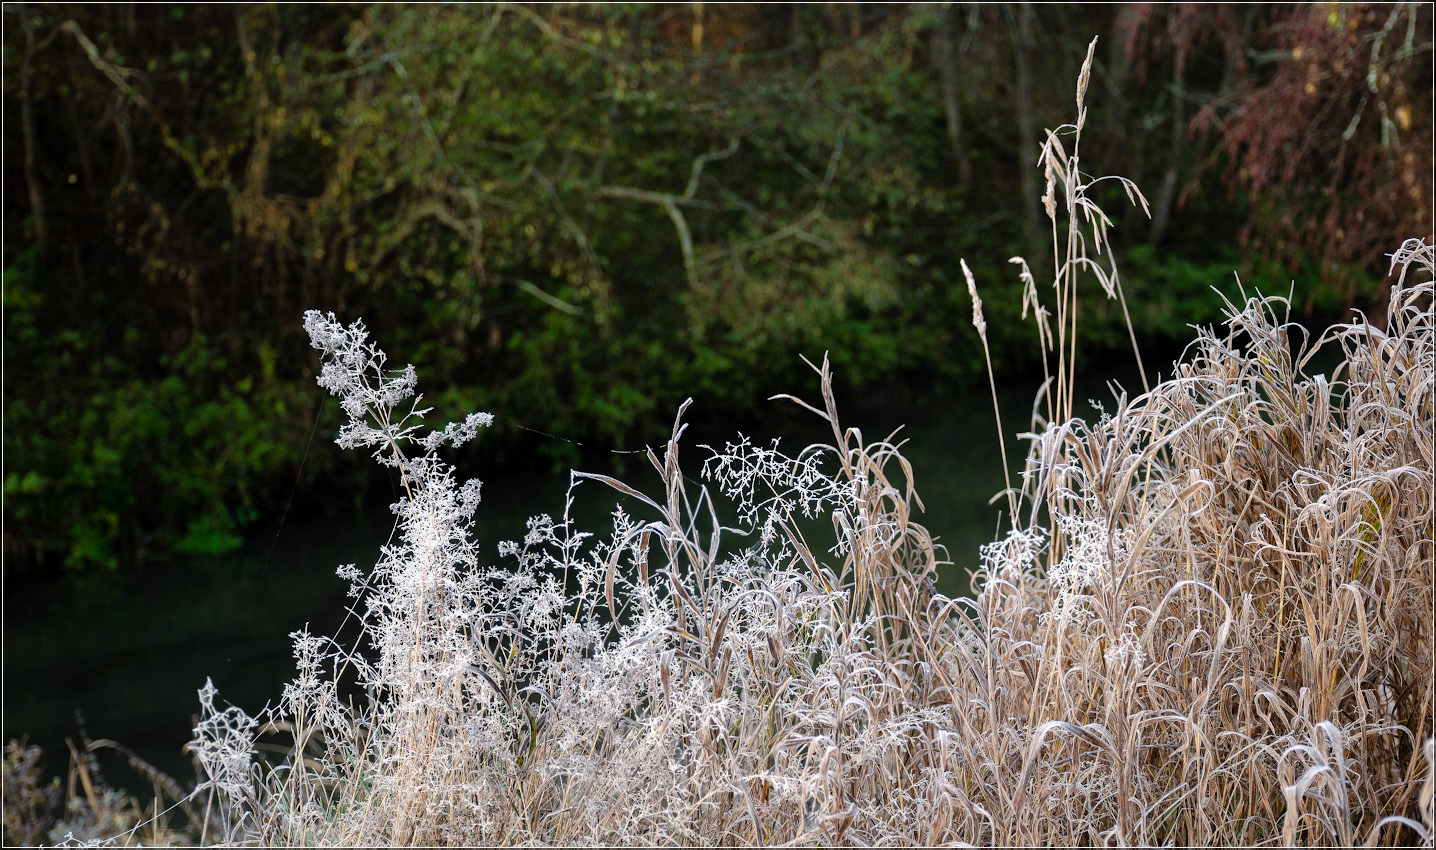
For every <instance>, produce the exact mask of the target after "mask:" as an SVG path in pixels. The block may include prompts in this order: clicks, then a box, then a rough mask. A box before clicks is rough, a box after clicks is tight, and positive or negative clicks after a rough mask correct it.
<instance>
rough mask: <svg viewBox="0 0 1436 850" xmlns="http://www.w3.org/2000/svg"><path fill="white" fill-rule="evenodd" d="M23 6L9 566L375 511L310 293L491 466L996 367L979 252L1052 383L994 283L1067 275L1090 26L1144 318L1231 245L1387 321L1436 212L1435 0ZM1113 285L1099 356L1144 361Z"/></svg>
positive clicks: (1101, 138)
mask: <svg viewBox="0 0 1436 850" xmlns="http://www.w3.org/2000/svg"><path fill="white" fill-rule="evenodd" d="M4 14H5V16H6V23H7V25H6V27H5V36H4V37H5V42H4V63H5V74H4V109H5V115H6V118H7V120H6V121H5V123H4V128H5V129H4V133H5V146H4V149H5V186H6V190H7V192H8V193H10V194H9V195H8V196H7V203H6V204H5V211H4V215H5V227H4V239H5V244H4V253H5V262H4V321H5V328H4V331H5V332H4V345H5V353H4V359H5V370H6V371H5V382H4V386H5V390H4V393H5V398H4V416H5V428H4V456H5V476H4V519H5V522H4V531H5V534H4V548H5V555H6V563H7V569H8V570H10V572H8V573H7V575H10V576H12V577H13V576H15V575H17V574H18V573H19V571H21V570H23V569H25V568H37V569H45V570H53V569H56V568H58V567H59V566H61V565H67V566H69V567H70V568H72V569H74V570H85V571H87V572H89V573H91V574H94V573H96V572H100V573H103V571H102V570H101V571H97V570H95V569H94V568H96V567H109V568H114V569H119V568H120V565H121V564H130V565H134V564H136V563H140V562H145V561H153V560H156V559H160V558H163V557H165V556H166V555H175V554H179V555H184V556H186V557H191V558H194V557H195V556H199V555H203V554H204V553H209V552H217V551H222V550H226V549H229V548H231V547H233V546H235V545H237V544H238V543H239V542H240V540H241V539H242V537H243V536H244V534H245V533H246V530H247V529H250V530H252V529H254V528H256V527H257V526H258V525H260V524H263V523H275V522H278V521H280V518H281V517H283V516H285V515H286V514H289V515H294V514H301V513H304V512H314V511H319V510H338V509H341V508H345V507H347V506H348V505H351V504H353V503H354V502H355V501H362V500H363V499H364V498H365V488H366V486H368V485H367V484H366V482H369V481H371V480H372V477H366V476H365V474H364V470H363V467H362V465H360V464H355V463H350V462H348V461H346V460H345V459H344V458H342V457H341V458H335V457H331V456H328V455H326V453H317V454H316V453H314V452H312V451H308V449H309V448H310V447H311V445H312V443H311V439H310V438H311V435H312V434H315V433H317V431H321V430H326V431H327V430H332V429H333V428H336V427H338V425H339V424H340V422H341V421H342V420H341V419H340V418H339V414H338V411H337V409H336V408H335V407H334V406H333V405H329V406H328V407H324V408H322V409H321V406H320V403H319V402H318V401H317V400H315V399H314V398H313V397H312V394H311V393H310V392H309V390H308V389H307V388H308V387H309V386H310V380H311V378H312V374H310V372H311V369H310V368H309V366H308V365H307V360H306V358H305V357H304V351H305V348H304V346H305V340H304V337H303V335H302V334H300V333H298V332H297V330H296V328H295V327H294V323H293V321H292V317H293V316H296V315H299V314H300V313H301V312H303V310H305V309H309V308H311V307H313V306H315V305H320V304H322V305H326V306H328V307H331V308H332V309H334V310H336V311H337V312H339V313H341V314H343V315H363V316H365V317H366V318H367V319H368V320H369V321H370V322H371V324H372V326H374V327H382V328H385V329H386V336H387V338H388V340H389V343H390V344H391V345H394V346H401V347H402V349H403V350H404V351H405V352H406V353H407V356H408V357H409V359H411V360H412V361H413V362H414V363H415V364H416V366H417V367H418V368H420V369H421V370H422V371H423V373H424V374H425V375H426V376H428V377H429V379H430V380H431V381H432V382H433V383H435V384H436V385H438V386H442V387H444V390H443V391H442V393H440V394H438V395H435V396H434V397H432V398H431V403H433V404H435V405H436V406H437V409H438V410H439V411H440V412H441V413H443V414H445V415H446V416H450V417H452V416H456V415H458V414H459V412H461V411H463V410H473V409H485V410H495V411H503V412H504V416H503V417H501V418H500V419H499V421H498V423H497V424H496V427H495V428H494V429H493V430H491V431H490V432H488V433H486V434H485V435H484V438H483V445H482V449H481V451H482V453H483V454H482V457H484V458H486V459H487V461H488V462H491V463H492V462H499V461H502V462H505V463H509V464H513V465H520V464H525V463H539V464H545V465H550V466H551V465H553V464H555V463H560V464H562V466H563V468H568V467H569V466H571V465H573V464H574V463H576V462H578V461H580V460H583V459H584V458H583V455H582V450H580V449H579V448H578V447H577V446H578V444H580V443H582V444H584V445H585V446H587V447H589V448H590V449H592V450H601V449H605V448H614V447H616V448H622V449H630V450H631V449H634V448H636V447H638V446H642V445H644V444H646V443H652V442H655V441H661V440H662V439H663V436H664V434H665V433H666V428H667V421H668V419H669V417H670V414H671V411H672V410H673V409H674V408H675V407H676V405H677V404H678V403H680V402H681V401H682V400H683V399H684V398H685V397H687V396H689V395H694V396H697V397H701V398H702V399H703V403H704V405H705V410H707V411H713V412H714V415H716V416H721V417H722V418H724V419H725V420H732V421H734V422H735V424H737V423H738V422H740V421H741V420H742V418H743V417H745V416H752V415H753V414H752V408H753V406H754V402H753V400H754V399H759V398H763V397H766V396H767V395H770V394H772V393H774V392H778V391H780V390H784V389H791V388H792V387H794V386H796V385H798V384H799V383H800V382H801V381H803V380H805V378H804V375H803V373H802V371H801V364H800V361H799V360H798V357H797V355H798V353H800V352H809V353H811V352H817V351H824V350H826V351H829V352H830V353H831V354H830V356H831V358H832V365H833V368H834V370H835V373H836V374H837V375H838V376H839V378H840V380H841V382H842V386H841V387H840V388H839V389H840V391H843V392H847V391H849V390H850V391H851V393H852V394H853V396H854V397H868V396H870V395H872V394H875V393H877V392H879V391H882V392H888V393H891V394H892V395H893V397H894V399H895V403H911V402H913V401H914V400H920V401H923V402H925V403H929V404H938V403H942V401H943V400H944V399H950V398H951V397H953V394H954V393H957V392H967V391H972V390H978V391H980V390H981V389H982V386H983V383H984V382H985V377H984V374H985V366H984V364H983V360H982V358H981V357H980V356H979V355H978V351H979V346H978V345H977V342H978V340H977V338H976V335H975V334H974V332H973V330H972V329H971V328H970V327H969V326H968V325H967V324H966V323H964V322H954V321H951V318H952V317H953V316H955V315H959V314H961V313H962V312H963V311H965V310H966V309H967V306H966V298H967V293H966V289H965V285H964V280H963V277H962V273H961V270H960V268H959V267H958V264H957V258H958V257H964V258H965V259H966V261H967V263H968V265H969V266H970V267H971V268H972V270H973V271H974V273H975V274H976V275H977V276H978V278H979V279H981V280H984V281H988V283H986V284H985V294H984V298H985V300H986V307H987V311H988V315H989V316H990V317H991V318H992V319H993V321H992V322H991V324H990V327H989V333H988V340H987V342H988V344H989V346H990V348H991V351H992V361H993V364H994V366H995V368H996V370H997V372H998V374H999V377H1000V378H1005V377H1007V376H1010V375H1012V374H1019V373H1020V374H1030V370H1032V369H1034V368H1035V366H1036V361H1035V353H1034V352H1033V351H1032V348H1031V346H1030V344H1028V340H1027V337H1026V336H1025V333H1024V331H1023V330H1022V325H1021V323H1019V322H1018V321H1017V320H1016V317H1017V316H1018V315H1019V313H1020V312H1021V290H1022V287H1021V286H1020V285H1019V284H1017V283H1016V282H1015V281H1013V280H1012V279H1011V277H1010V276H1009V275H1006V274H1005V273H1004V270H1005V269H1006V268H1007V267H1006V260H1007V257H1008V256H1009V255H1010V254H1013V253H1022V254H1024V255H1027V256H1028V257H1029V258H1030V259H1031V260H1032V263H1033V266H1034V268H1035V267H1036V266H1037V265H1039V258H1040V257H1047V258H1048V259H1050V256H1049V255H1050V248H1049V247H1048V245H1047V241H1046V237H1045V224H1044V216H1043V212H1042V210H1041V208H1040V203H1039V196H1040V195H1041V193H1042V188H1041V185H1040V184H1041V177H1040V175H1039V174H1037V173H1035V172H1033V171H1032V170H1031V169H1030V168H1029V167H1028V166H1029V165H1030V161H1029V159H1028V157H1030V155H1031V154H1030V152H1031V151H1033V150H1036V149H1037V146H1038V145H1039V144H1040V142H1041V138H1040V130H1041V128H1042V127H1043V126H1056V125H1057V124H1058V123H1060V122H1061V121H1062V120H1064V116H1065V114H1066V113H1065V109H1066V107H1065V102H1066V99H1065V98H1061V97H1058V96H1056V95H1055V93H1056V92H1058V91H1061V90H1062V89H1063V88H1065V87H1066V82H1064V81H1067V80H1070V79H1072V78H1073V76H1074V75H1075V73H1076V71H1077V66H1078V60H1080V58H1081V56H1082V55H1083V53H1082V50H1083V47H1084V46H1085V40H1086V39H1085V37H1084V38H1082V39H1080V40H1074V39H1073V38H1072V36H1071V35H1070V34H1071V33H1083V34H1086V33H1092V32H1098V33H1104V34H1110V36H1109V37H1106V38H1104V41H1103V49H1102V50H1101V51H1100V52H1099V55H1097V56H1096V57H1094V60H1093V75H1094V76H1093V79H1094V83H1093V85H1094V87H1095V89H1094V90H1096V91H1100V92H1102V93H1103V97H1102V98H1101V101H1100V102H1099V103H1097V104H1096V105H1094V110H1093V113H1092V116H1091V118H1090V120H1089V121H1088V126H1087V128H1086V132H1087V134H1088V137H1089V140H1090V141H1091V142H1094V143H1095V144H1089V147H1090V149H1091V150H1092V152H1093V153H1092V154H1091V155H1090V158H1089V159H1088V160H1086V162H1087V165H1088V166H1089V167H1090V168H1092V169H1093V170H1094V171H1099V172H1112V171H1120V172H1121V173H1123V174H1127V175H1129V176H1131V177H1132V178H1133V179H1134V180H1136V181H1137V182H1138V183H1139V184H1140V185H1143V186H1146V187H1149V188H1151V189H1153V194H1152V197H1151V207H1152V210H1151V212H1152V215H1151V218H1150V219H1148V218H1146V217H1145V216H1144V215H1142V213H1141V212H1140V211H1128V210H1123V211H1117V212H1114V215H1116V216H1118V223H1119V224H1125V225H1127V226H1125V227H1122V228H1119V229H1118V231H1117V233H1118V236H1117V239H1116V241H1115V242H1114V244H1113V246H1112V248H1113V250H1114V251H1116V252H1117V253H1118V254H1119V255H1120V256H1122V258H1123V260H1124V262H1125V267H1126V268H1127V269H1128V271H1129V272H1130V273H1131V277H1130V280H1129V281H1128V287H1129V290H1128V292H1127V295H1128V298H1129V302H1130V303H1131V305H1133V309H1132V311H1131V314H1130V319H1131V322H1132V324H1133V326H1134V327H1135V330H1136V332H1137V334H1138V335H1139V336H1140V337H1142V338H1144V339H1147V340H1156V339H1165V340H1166V341H1167V342H1168V343H1169V344H1170V343H1171V342H1172V341H1176V344H1177V345H1178V346H1180V344H1181V343H1182V342H1183V341H1184V338H1185V336H1186V334H1187V333H1188V332H1187V330H1186V325H1187V324H1188V323H1191V322H1198V323H1206V322H1211V321H1217V320H1219V319H1220V317H1221V310H1222V304H1221V299H1220V298H1219V297H1216V296H1215V295H1214V294H1213V293H1212V291H1211V287H1213V286H1217V287H1218V288H1219V289H1221V290H1222V291H1223V292H1224V293H1225V294H1226V295H1227V297H1229V298H1232V299H1237V300H1239V298H1238V295H1237V293H1236V291H1235V289H1234V288H1233V286H1232V283H1231V281H1232V278H1231V271H1232V270H1233V269H1236V270H1238V271H1240V273H1241V274H1242V277H1243V279H1245V280H1251V281H1262V282H1263V284H1264V285H1266V286H1271V287H1275V288H1279V289H1280V290H1281V291H1285V287H1286V285H1287V284H1288V282H1289V281H1290V280H1292V279H1295V280H1298V281H1300V283H1301V287H1300V289H1299V290H1297V292H1296V293H1295V294H1294V301H1295V303H1294V308H1295V310H1296V311H1297V314H1298V315H1299V316H1301V317H1302V319H1303V320H1304V321H1307V322H1309V323H1315V324H1325V323H1327V322H1329V321H1332V320H1334V319H1336V318H1339V317H1340V316H1341V315H1343V314H1344V311H1345V310H1346V308H1348V307H1350V306H1358V307H1362V308H1364V309H1368V311H1369V312H1371V313H1372V314H1373V315H1375V316H1377V317H1378V318H1379V317H1380V316H1383V315H1384V314H1385V311H1384V309H1382V307H1381V303H1380V302H1381V299H1382V298H1383V297H1384V292H1385V286H1384V285H1378V281H1379V280H1380V278H1381V277H1382V276H1383V275H1384V274H1385V271H1386V269H1385V266H1384V264H1383V263H1382V262H1380V261H1379V258H1380V256H1381V254H1382V252H1384V251H1389V250H1390V247H1391V246H1390V245H1389V244H1388V242H1389V240H1390V234H1393V233H1400V234H1407V233H1428V232H1430V229H1431V218H1430V215H1431V213H1430V197H1431V191H1432V190H1431V184H1430V176H1429V175H1430V173H1431V159H1430V156H1431V153H1430V150H1431V144H1430V140H1431V133H1432V127H1431V115H1430V110H1429V108H1428V107H1427V106H1424V105H1423V104H1426V103H1427V93H1429V91H1430V88H1431V77H1430V67H1429V66H1430V63H1429V61H1428V60H1429V57H1430V50H1431V39H1430V30H1431V17H1430V10H1429V8H1428V7H1426V6H1422V5H1418V4H1406V5H1396V6H1392V7H1364V6H1362V7H1359V6H1351V5H1339V6H1336V7H1331V8H1330V9H1328V8H1327V7H1318V6H1280V7H1278V6H1249V7H1240V8H1238V7H1230V8H1229V7H1225V6H1190V7H1188V6H1171V7H1163V6H1147V5H1134V6H1110V7H1108V6H1097V5H1089V6H1034V5H1026V4H1012V5H1006V6H1004V5H992V6H985V5H972V6H968V5H963V4H955V5H950V6H925V5H913V6H903V5H882V4H868V5H852V6H835V7H824V6H812V5H793V6H761V5H743V4H716V5H715V4H705V5H699V4H689V5H682V4H666V5H665V4H658V5H652V6H637V7H626V6H574V5H554V6H543V7H531V6H525V5H517V4H512V5H511V4H493V5H469V6H464V5H458V6H415V7H405V6H393V5H382V4H380V5H362V4H359V5H345V6H315V7H304V6H283V5H280V6H274V5H264V4H259V5H253V6H244V7H239V8H230V7H218V6H205V5H188V6H180V5H168V6H165V5H156V6H145V5H124V4H118V5H99V6H64V5H55V4H23V3H16V4H7V5H6V6H5V10H4ZM1114 191H1115V187H1114ZM1103 200H1104V202H1105V201H1107V200H1111V199H1108V198H1103ZM1088 307H1089V309H1088V311H1087V312H1086V313H1084V316H1083V321H1082V323H1081V324H1080V326H1079V327H1080V333H1082V334H1083V335H1084V336H1085V337H1086V339H1085V340H1084V349H1083V350H1084V355H1085V356H1087V357H1089V358H1096V357H1099V356H1103V352H1120V351H1122V350H1124V349H1125V348H1126V347H1127V345H1128V342H1127V329H1126V326H1125V325H1126V323H1125V322H1124V321H1123V319H1122V316H1121V315H1120V312H1119V311H1117V310H1115V309H1111V310H1109V309H1108V305H1106V303H1105V302H1098V303H1092V304H1090V305H1088ZM534 432H542V433H543V434H548V435H553V438H551V439H550V438H544V439H543V440H542V441H541V442H540V444H539V447H538V449H537V452H538V453H539V454H540V455H541V456H540V457H537V458H534V457H529V456H527V452H528V451H530V450H525V456H524V457H519V456H518V454H520V452H519V450H517V449H516V448H515V447H516V446H518V445H519V443H518V440H519V439H520V437H525V436H532V435H533V434H534ZM477 451H479V450H478V449H476V450H475V452H477ZM477 456H478V455H477V454H475V453H471V454H470V455H468V457H471V458H472V457H477ZM336 490H347V491H349V492H353V493H354V494H355V496H354V498H353V499H351V500H344V501H343V503H342V504H341V503H340V502H339V501H336V500H321V499H319V498H317V497H316V496H315V495H314V494H317V493H320V492H333V491H336ZM385 495H386V497H387V494H385Z"/></svg>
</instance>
